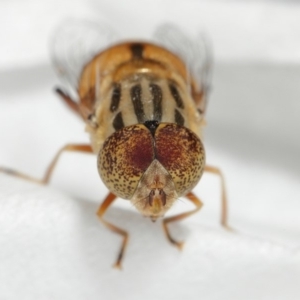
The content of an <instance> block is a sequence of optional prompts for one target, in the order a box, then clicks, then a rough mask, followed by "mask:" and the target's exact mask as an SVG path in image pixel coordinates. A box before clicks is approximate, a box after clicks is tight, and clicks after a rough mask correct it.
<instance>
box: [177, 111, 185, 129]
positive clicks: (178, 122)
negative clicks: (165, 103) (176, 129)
mask: <svg viewBox="0 0 300 300" xmlns="http://www.w3.org/2000/svg"><path fill="white" fill-rule="evenodd" d="M175 123H176V124H178V125H180V126H183V125H184V117H183V116H182V114H181V113H180V112H179V110H177V109H175Z"/></svg>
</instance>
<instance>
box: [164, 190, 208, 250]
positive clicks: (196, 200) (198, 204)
mask: <svg viewBox="0 0 300 300" xmlns="http://www.w3.org/2000/svg"><path fill="white" fill-rule="evenodd" d="M185 197H186V198H187V199H188V200H190V201H191V202H193V204H194V205H195V206H196V208H195V209H193V210H192V211H189V212H185V213H182V214H180V215H177V216H173V217H169V218H166V219H164V220H163V229H164V232H165V234H166V236H167V239H168V240H169V241H170V242H171V243H172V244H173V245H174V246H176V247H177V248H179V250H181V249H182V247H183V245H184V243H183V242H178V241H176V240H174V239H173V238H172V236H171V235H170V232H169V228H168V226H167V224H168V223H171V222H175V221H179V220H182V219H184V218H186V217H189V216H190V215H193V214H194V213H196V212H197V211H199V210H200V209H201V207H202V205H203V203H202V202H201V200H200V199H199V198H197V197H196V196H195V195H194V194H193V193H192V192H190V193H188V194H187V195H185Z"/></svg>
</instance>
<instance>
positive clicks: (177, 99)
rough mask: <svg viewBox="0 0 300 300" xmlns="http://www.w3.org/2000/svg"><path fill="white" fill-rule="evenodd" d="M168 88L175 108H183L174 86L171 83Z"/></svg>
mask: <svg viewBox="0 0 300 300" xmlns="http://www.w3.org/2000/svg"><path fill="white" fill-rule="evenodd" d="M169 88H170V91H171V94H172V96H173V98H174V100H175V102H176V104H177V107H179V108H184V105H183V101H182V99H181V96H180V94H179V92H178V90H177V88H176V86H175V85H174V84H172V83H171V84H169Z"/></svg>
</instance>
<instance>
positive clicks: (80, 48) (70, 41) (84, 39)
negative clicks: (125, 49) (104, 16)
mask: <svg viewBox="0 0 300 300" xmlns="http://www.w3.org/2000/svg"><path fill="white" fill-rule="evenodd" d="M116 40H117V34H116V33H115V32H114V31H113V30H112V29H110V28H109V26H106V25H104V24H101V23H96V22H89V21H80V20H73V19H71V20H67V21H65V22H64V23H62V24H61V25H60V26H59V27H58V28H57V29H56V31H55V33H54V34H53V37H52V39H51V44H50V46H51V48H50V54H51V59H52V63H53V65H54V68H55V70H56V72H57V73H58V76H59V77H60V79H61V80H62V82H63V85H64V86H65V88H66V89H67V90H68V92H69V93H71V94H72V95H77V87H78V80H79V77H80V74H81V71H82V69H83V67H84V65H85V64H86V63H87V62H88V61H89V60H91V59H92V58H93V57H94V56H95V55H96V54H97V53H99V52H100V51H101V50H102V49H104V48H106V47H108V46H109V45H110V44H112V43H113V42H115V41H116Z"/></svg>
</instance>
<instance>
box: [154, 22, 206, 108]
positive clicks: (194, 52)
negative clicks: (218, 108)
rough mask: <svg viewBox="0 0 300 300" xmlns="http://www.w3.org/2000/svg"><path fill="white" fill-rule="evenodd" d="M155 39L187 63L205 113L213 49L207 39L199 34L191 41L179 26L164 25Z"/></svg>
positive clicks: (200, 105)
mask: <svg viewBox="0 0 300 300" xmlns="http://www.w3.org/2000/svg"><path fill="white" fill-rule="evenodd" d="M154 39H155V40H156V41H157V42H158V43H159V44H160V45H162V46H164V47H165V48H167V49H169V50H170V51H172V52H174V53H175V54H177V55H178V56H179V57H181V59H182V60H183V61H184V62H185V64H186V66H187V69H188V71H189V73H190V74H191V75H192V76H193V77H194V79H195V80H196V84H197V89H198V90H197V93H199V95H201V102H200V101H199V103H198V106H199V107H200V108H201V110H202V111H205V108H206V102H207V100H206V99H207V95H208V92H209V90H210V81H211V66H212V55H211V51H210V49H211V47H210V44H209V41H208V39H207V37H206V36H205V35H204V34H199V35H198V36H197V38H195V39H191V38H190V37H189V36H187V35H186V34H185V33H184V32H183V31H181V29H180V28H178V27H177V26H175V25H172V24H164V25H161V26H160V27H158V28H157V30H156V31H155V33H154Z"/></svg>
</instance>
